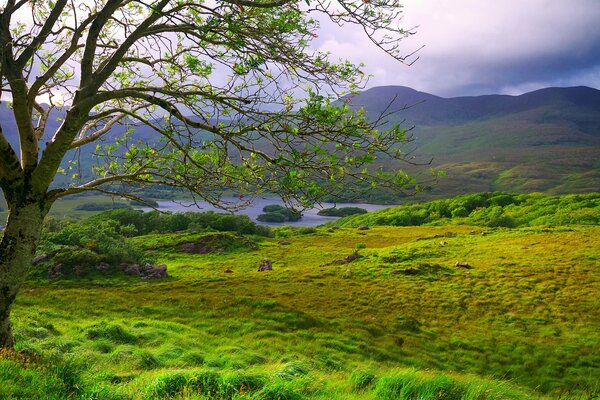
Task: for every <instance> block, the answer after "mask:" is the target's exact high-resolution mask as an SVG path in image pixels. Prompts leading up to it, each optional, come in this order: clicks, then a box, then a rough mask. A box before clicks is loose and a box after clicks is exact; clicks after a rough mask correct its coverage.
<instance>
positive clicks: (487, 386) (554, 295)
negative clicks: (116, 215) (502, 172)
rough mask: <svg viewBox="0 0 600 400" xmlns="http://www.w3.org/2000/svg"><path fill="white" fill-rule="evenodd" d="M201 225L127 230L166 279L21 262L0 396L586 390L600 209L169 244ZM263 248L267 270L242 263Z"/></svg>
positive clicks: (497, 395)
mask: <svg viewBox="0 0 600 400" xmlns="http://www.w3.org/2000/svg"><path fill="white" fill-rule="evenodd" d="M206 234H207V233H196V234H191V233H185V234H160V235H159V234H151V235H144V236H138V237H134V238H131V239H129V241H130V242H132V243H134V244H136V245H138V246H140V247H141V248H143V249H144V250H145V251H146V252H147V253H149V254H152V256H153V257H154V258H155V260H156V262H157V263H165V264H167V265H168V272H169V274H170V278H167V279H165V280H154V281H143V280H140V279H139V278H134V277H126V276H120V275H113V276H109V277H105V276H98V275H96V276H92V277H88V278H79V279H75V278H69V279H59V280H48V279H45V278H35V279H31V280H30V281H29V282H28V283H27V285H26V287H24V288H23V289H22V291H21V294H20V297H19V298H18V300H17V303H16V305H15V307H14V310H13V318H14V320H13V321H14V330H15V334H16V339H17V343H18V349H19V350H20V352H19V353H8V352H7V353H5V354H3V355H2V358H1V359H0V380H1V381H3V384H2V385H1V386H0V398H3V399H21V398H22V399H25V398H27V399H34V398H35V399H38V398H39V399H66V398H78V399H150V398H155V399H160V398H177V399H214V398H216V399H274V400H275V399H281V400H285V399H373V400H374V399H421V400H425V399H558V398H561V399H593V398H598V396H600V384H599V382H598V376H600V317H599V313H598V311H599V310H600V297H599V296H598V294H599V293H600V270H599V268H598V265H599V264H600V262H599V260H600V226H597V225H596V226H594V225H590V226H583V225H571V226H556V227H548V226H537V227H523V228H513V229H508V228H489V227H481V226H465V225H446V226H420V227H383V226H382V227H371V228H370V229H368V230H358V229H356V228H340V229H332V228H327V227H321V228H318V229H312V228H311V229H301V230H295V231H294V230H292V229H280V230H279V231H278V232H277V237H275V238H264V237H258V236H250V237H249V239H250V240H252V241H254V242H255V243H256V246H257V247H256V248H255V249H251V248H248V247H239V248H233V249H229V250H227V251H224V252H217V253H210V254H188V253H183V252H182V251H181V250H180V249H179V248H178V247H177V246H176V245H177V244H178V243H181V242H184V241H189V240H198V239H199V238H201V237H202V236H203V235H206ZM208 234H209V233H208ZM355 251H358V254H359V258H358V259H356V260H354V261H351V262H349V263H342V262H341V261H340V260H342V259H344V258H345V257H347V256H349V255H350V254H352V253H354V252H355ZM265 257H266V258H268V259H270V260H272V262H273V270H272V271H265V272H257V268H258V265H259V263H260V261H261V260H262V259H263V258H265ZM336 260H337V262H336ZM455 262H466V263H468V264H469V266H471V267H472V268H471V269H466V268H460V267H455ZM226 270H231V271H233V272H225V271H226ZM24 355H25V356H24ZM23 357H24V358H25V363H23V362H22V360H23Z"/></svg>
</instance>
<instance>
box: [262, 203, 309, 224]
mask: <svg viewBox="0 0 600 400" xmlns="http://www.w3.org/2000/svg"><path fill="white" fill-rule="evenodd" d="M263 211H264V214H260V215H259V216H258V217H257V218H256V219H257V220H259V221H261V222H278V223H279V222H293V221H299V220H300V219H301V218H302V214H301V213H300V212H298V211H296V210H292V209H291V208H285V207H282V206H280V205H277V204H272V205H269V206H265V207H264V208H263Z"/></svg>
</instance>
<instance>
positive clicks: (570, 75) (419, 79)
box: [315, 0, 600, 97]
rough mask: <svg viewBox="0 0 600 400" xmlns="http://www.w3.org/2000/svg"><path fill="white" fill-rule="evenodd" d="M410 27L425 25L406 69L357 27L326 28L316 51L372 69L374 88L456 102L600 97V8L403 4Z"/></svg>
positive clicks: (539, 0) (572, 1) (542, 1)
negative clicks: (551, 93)
mask: <svg viewBox="0 0 600 400" xmlns="http://www.w3.org/2000/svg"><path fill="white" fill-rule="evenodd" d="M403 4H404V6H405V7H404V20H403V22H404V27H406V28H409V27H412V26H415V25H418V26H419V27H418V29H417V34H416V35H414V36H412V37H410V38H409V39H407V40H405V41H404V43H403V46H404V48H405V49H406V53H409V52H411V51H412V50H414V49H416V48H418V47H420V46H421V45H425V48H423V49H422V50H421V51H419V53H418V55H419V56H420V59H419V60H418V61H417V62H416V63H415V64H413V65H412V66H411V67H407V66H404V65H402V64H399V63H398V62H396V61H395V60H393V59H392V58H391V57H390V56H389V55H386V54H384V53H382V52H381V51H380V50H378V49H376V48H375V47H374V46H373V45H371V44H370V43H369V41H368V39H366V38H365V37H364V34H363V33H362V32H361V31H359V30H357V29H354V28H353V27H351V26H346V27H344V28H342V29H340V28H337V27H335V26H334V25H329V24H323V25H322V30H321V32H319V39H318V41H317V42H316V43H315V45H316V46H317V47H318V48H319V50H326V51H330V52H331V53H332V55H333V56H334V57H336V58H337V57H343V58H348V59H350V60H352V61H354V62H365V63H366V64H367V66H368V67H367V71H369V72H370V73H372V74H374V75H375V77H374V78H372V79H371V81H370V83H369V87H373V86H381V85H402V86H409V87H412V88H415V89H417V90H421V91H424V92H428V93H432V94H436V95H440V96H445V97H450V96H460V95H479V94H492V93H502V94H521V93H524V92H527V91H531V90H535V89H539V88H541V87H547V86H578V85H585V86H590V87H594V88H598V89H600V0H501V1H498V0H451V1H450V0H404V1H403Z"/></svg>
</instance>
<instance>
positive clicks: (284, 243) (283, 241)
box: [278, 240, 292, 246]
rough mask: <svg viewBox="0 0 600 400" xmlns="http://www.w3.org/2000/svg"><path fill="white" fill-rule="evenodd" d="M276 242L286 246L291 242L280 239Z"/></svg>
mask: <svg viewBox="0 0 600 400" xmlns="http://www.w3.org/2000/svg"><path fill="white" fill-rule="evenodd" d="M278 243H279V244H280V245H282V246H288V245H290V244H292V242H290V241H289V240H280V241H279V242H278Z"/></svg>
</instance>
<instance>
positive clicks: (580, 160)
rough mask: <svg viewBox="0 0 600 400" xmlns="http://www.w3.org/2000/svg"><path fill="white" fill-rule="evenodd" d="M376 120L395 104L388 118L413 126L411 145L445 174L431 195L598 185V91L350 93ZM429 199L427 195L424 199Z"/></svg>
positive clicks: (560, 190)
mask: <svg viewBox="0 0 600 400" xmlns="http://www.w3.org/2000/svg"><path fill="white" fill-rule="evenodd" d="M352 104H353V107H359V106H362V107H364V108H365V110H366V111H367V112H368V113H369V115H370V116H371V117H372V118H375V117H377V116H379V115H380V114H381V112H382V111H383V110H385V109H386V108H388V107H389V109H390V110H398V112H397V113H395V114H393V115H391V116H390V117H388V121H389V123H399V122H400V123H402V125H403V126H404V127H407V128H410V127H412V126H414V128H413V130H412V134H413V135H414V142H413V143H412V147H411V148H410V149H409V150H412V151H413V152H414V153H415V154H418V156H419V159H420V160H422V161H423V162H426V161H429V160H430V159H433V162H432V166H433V167H435V168H439V169H442V170H445V171H446V177H444V178H442V179H440V181H439V183H438V184H437V185H435V186H433V187H432V188H430V190H429V191H428V193H426V194H425V196H426V197H449V196H454V195H458V194H463V193H473V192H478V191H492V190H504V191H516V192H532V191H541V192H546V193H551V194H562V193H572V192H588V191H595V190H597V189H598V187H600V161H599V160H600V91H599V90H596V89H592V88H588V87H571V88H546V89H541V90H537V91H534V92H530V93H525V94H523V95H520V96H506V95H488V96H473V97H455V98H442V97H437V96H434V95H431V94H428V93H423V92H418V91H415V90H413V89H410V88H406V87H401V86H386V87H377V88H373V89H370V90H367V91H365V92H362V93H360V94H359V95H357V96H355V97H353V98H352ZM421 197H423V196H421Z"/></svg>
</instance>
